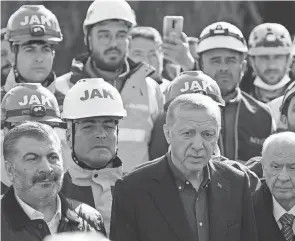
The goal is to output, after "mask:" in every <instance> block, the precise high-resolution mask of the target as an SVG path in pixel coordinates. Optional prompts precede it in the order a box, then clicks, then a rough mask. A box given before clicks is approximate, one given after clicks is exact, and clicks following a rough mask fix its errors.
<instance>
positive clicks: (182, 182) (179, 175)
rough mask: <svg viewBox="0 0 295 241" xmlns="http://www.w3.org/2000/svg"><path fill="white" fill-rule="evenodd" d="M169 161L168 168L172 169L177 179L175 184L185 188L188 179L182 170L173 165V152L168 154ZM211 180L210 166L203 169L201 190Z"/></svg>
mask: <svg viewBox="0 0 295 241" xmlns="http://www.w3.org/2000/svg"><path fill="white" fill-rule="evenodd" d="M167 159H168V166H169V168H170V169H171V172H172V175H173V178H174V179H175V182H176V184H177V186H178V187H184V186H185V184H186V182H187V181H188V180H187V178H186V177H185V176H184V175H183V174H182V173H181V171H180V170H178V168H177V167H176V166H175V165H174V164H173V162H172V159H171V152H169V153H168V154H167ZM210 180H211V175H210V171H209V166H208V165H206V166H205V167H204V169H203V180H202V183H201V185H200V188H204V187H205V186H206V185H208V183H209V182H210Z"/></svg>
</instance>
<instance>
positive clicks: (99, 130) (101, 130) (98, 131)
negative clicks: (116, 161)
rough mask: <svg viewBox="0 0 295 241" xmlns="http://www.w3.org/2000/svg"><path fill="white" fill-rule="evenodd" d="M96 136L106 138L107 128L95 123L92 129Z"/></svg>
mask: <svg viewBox="0 0 295 241" xmlns="http://www.w3.org/2000/svg"><path fill="white" fill-rule="evenodd" d="M94 133H95V137H96V138H106V137H107V130H106V128H105V127H103V126H100V125H97V126H96V127H95V130H94Z"/></svg>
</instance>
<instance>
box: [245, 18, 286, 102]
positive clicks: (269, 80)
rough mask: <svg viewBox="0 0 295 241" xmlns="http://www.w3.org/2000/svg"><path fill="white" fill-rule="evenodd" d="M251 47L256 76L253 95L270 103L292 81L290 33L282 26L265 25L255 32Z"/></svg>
mask: <svg viewBox="0 0 295 241" xmlns="http://www.w3.org/2000/svg"><path fill="white" fill-rule="evenodd" d="M248 45H249V51H248V55H249V60H250V64H251V67H252V69H253V71H254V75H255V79H254V82H253V86H252V90H251V91H250V95H252V96H253V97H254V98H255V99H257V100H259V101H261V102H264V103H268V102H270V101H271V100H273V99H275V98H277V97H280V96H282V95H283V94H284V91H285V90H286V88H287V86H288V85H289V84H290V83H291V81H292V80H291V79H290V76H289V70H290V65H291V62H292V56H291V51H292V40H291V36H290V33H289V32H288V30H287V29H286V28H285V27H284V26H283V25H281V24H278V23H263V24H260V25H258V26H256V27H255V28H254V29H253V30H252V32H251V34H250V37H249V42H248ZM246 81H247V80H246ZM249 81H250V80H249Z"/></svg>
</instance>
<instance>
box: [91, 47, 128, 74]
mask: <svg viewBox="0 0 295 241" xmlns="http://www.w3.org/2000/svg"><path fill="white" fill-rule="evenodd" d="M91 59H92V60H94V62H95V65H96V67H97V68H99V69H101V70H104V71H109V72H116V71H118V70H120V69H121V68H122V67H123V65H124V63H125V59H126V57H125V56H123V57H122V58H121V59H120V60H119V61H118V62H117V63H116V64H112V65H110V64H108V63H106V62H105V61H104V60H103V58H102V57H101V55H100V54H98V53H94V52H92V53H91Z"/></svg>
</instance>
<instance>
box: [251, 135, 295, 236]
mask: <svg viewBox="0 0 295 241" xmlns="http://www.w3.org/2000/svg"><path fill="white" fill-rule="evenodd" d="M261 163H262V168H263V173H264V176H265V182H263V183H262V186H261V188H260V189H259V190H258V191H257V192H256V193H255V194H254V196H253V205H254V212H255V219H256V225H257V232H258V240H259V241H292V240H294V237H295V235H294V234H295V232H294V231H295V224H294V218H295V133H294V132H282V133H277V134H273V135H272V136H270V137H269V138H267V139H266V140H265V142H264V144H263V151H262V159H261Z"/></svg>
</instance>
